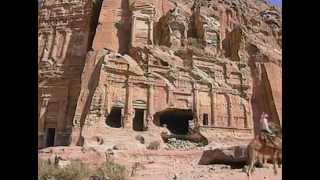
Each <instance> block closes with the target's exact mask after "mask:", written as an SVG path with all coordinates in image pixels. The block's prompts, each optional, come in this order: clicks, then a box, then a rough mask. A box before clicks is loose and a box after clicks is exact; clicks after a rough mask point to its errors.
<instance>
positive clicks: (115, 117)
mask: <svg viewBox="0 0 320 180" xmlns="http://www.w3.org/2000/svg"><path fill="white" fill-rule="evenodd" d="M121 110H122V108H120V107H113V108H112V109H111V112H110V114H109V115H108V117H107V119H106V123H107V125H108V126H110V127H114V128H120V127H122V122H121Z"/></svg>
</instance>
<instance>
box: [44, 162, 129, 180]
mask: <svg viewBox="0 0 320 180" xmlns="http://www.w3.org/2000/svg"><path fill="white" fill-rule="evenodd" d="M38 168H39V174H38V176H39V180H88V179H90V177H92V176H97V177H99V179H108V180H126V179H127V176H126V169H125V167H123V166H120V165H118V164H116V163H114V162H112V161H107V162H105V163H104V164H102V165H101V166H100V167H99V168H97V169H95V170H92V169H90V168H89V167H88V166H87V165H86V164H84V163H82V162H81V161H80V160H73V161H71V163H70V165H67V166H66V167H65V168H59V167H58V166H57V165H55V164H53V163H51V164H50V163H49V162H48V161H43V160H40V161H39V167H38Z"/></svg>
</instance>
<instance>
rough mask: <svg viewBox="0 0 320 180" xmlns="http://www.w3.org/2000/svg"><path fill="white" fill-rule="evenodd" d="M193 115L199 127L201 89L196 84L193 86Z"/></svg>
mask: <svg viewBox="0 0 320 180" xmlns="http://www.w3.org/2000/svg"><path fill="white" fill-rule="evenodd" d="M193 113H194V116H195V117H194V120H195V125H196V127H198V126H199V89H198V86H197V84H196V83H194V84H193Z"/></svg>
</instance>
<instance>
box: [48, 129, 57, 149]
mask: <svg viewBox="0 0 320 180" xmlns="http://www.w3.org/2000/svg"><path fill="white" fill-rule="evenodd" d="M55 136H56V129H55V128H48V129H47V142H46V147H52V146H54V138H55Z"/></svg>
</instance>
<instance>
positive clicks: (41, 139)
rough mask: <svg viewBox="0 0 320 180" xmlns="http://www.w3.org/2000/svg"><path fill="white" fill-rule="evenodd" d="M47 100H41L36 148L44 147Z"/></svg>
mask: <svg viewBox="0 0 320 180" xmlns="http://www.w3.org/2000/svg"><path fill="white" fill-rule="evenodd" d="M48 103H49V98H43V100H42V104H41V108H40V112H39V117H38V118H39V119H38V148H42V147H44V146H45V144H44V143H45V127H44V124H45V119H46V111H47V107H48Z"/></svg>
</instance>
